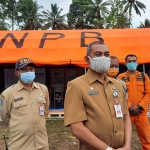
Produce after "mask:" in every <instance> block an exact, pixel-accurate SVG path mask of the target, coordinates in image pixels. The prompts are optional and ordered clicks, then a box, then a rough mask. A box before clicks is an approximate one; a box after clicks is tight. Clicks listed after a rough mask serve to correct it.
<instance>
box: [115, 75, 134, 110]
mask: <svg viewBox="0 0 150 150" xmlns="http://www.w3.org/2000/svg"><path fill="white" fill-rule="evenodd" d="M117 77H118V78H119V79H120V80H122V77H123V76H122V74H119V75H118V76H117ZM124 83H125V82H124ZM125 85H126V83H125ZM126 88H127V86H126ZM127 89H128V88H127ZM127 99H128V92H127ZM131 105H132V104H131V103H130V102H129V101H128V108H130V107H131Z"/></svg>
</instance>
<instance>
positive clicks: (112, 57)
mask: <svg viewBox="0 0 150 150" xmlns="http://www.w3.org/2000/svg"><path fill="white" fill-rule="evenodd" d="M110 59H117V60H118V61H119V59H118V58H117V57H116V56H110Z"/></svg>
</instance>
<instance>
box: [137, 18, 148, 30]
mask: <svg viewBox="0 0 150 150" xmlns="http://www.w3.org/2000/svg"><path fill="white" fill-rule="evenodd" d="M139 28H150V20H148V19H147V18H146V19H145V21H144V23H142V22H141V23H140V26H139Z"/></svg>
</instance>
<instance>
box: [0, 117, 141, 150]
mask: <svg viewBox="0 0 150 150" xmlns="http://www.w3.org/2000/svg"><path fill="white" fill-rule="evenodd" d="M47 132H48V137H49V149H50V150H77V149H78V140H77V139H76V138H75V137H74V136H73V135H72V134H71V132H70V129H69V128H66V127H64V125H63V120H62V119H57V120H49V121H47ZM3 135H5V136H6V138H7V139H6V141H8V137H9V130H8V127H6V126H4V125H2V124H1V123H0V150H5V145H4V139H3ZM132 135H133V138H132V150H141V147H140V146H141V144H140V142H139V138H138V137H137V134H136V129H135V127H134V126H133V134H132Z"/></svg>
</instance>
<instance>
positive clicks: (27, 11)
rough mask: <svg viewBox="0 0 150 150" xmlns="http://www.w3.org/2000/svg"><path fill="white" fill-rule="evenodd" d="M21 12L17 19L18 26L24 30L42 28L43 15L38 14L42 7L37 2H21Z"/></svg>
mask: <svg viewBox="0 0 150 150" xmlns="http://www.w3.org/2000/svg"><path fill="white" fill-rule="evenodd" d="M17 7H18V10H19V14H20V15H19V16H18V17H17V22H18V25H19V26H20V28H21V29H24V30H38V29H40V28H42V19H41V18H40V17H42V16H41V14H39V13H38V11H39V10H40V9H42V8H43V7H42V6H39V5H38V4H37V2H36V1H33V0H20V3H19V5H18V6H17Z"/></svg>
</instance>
